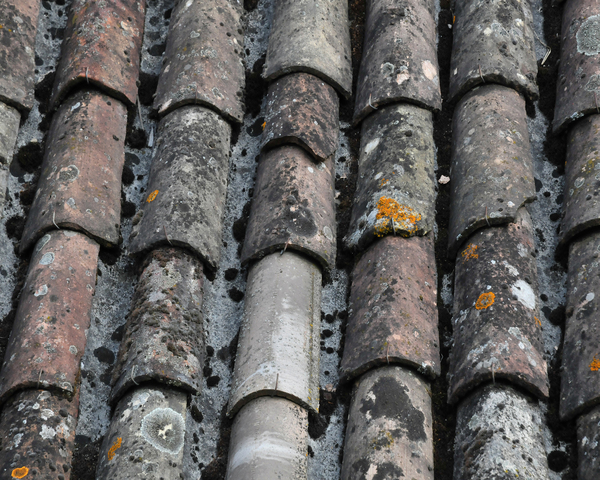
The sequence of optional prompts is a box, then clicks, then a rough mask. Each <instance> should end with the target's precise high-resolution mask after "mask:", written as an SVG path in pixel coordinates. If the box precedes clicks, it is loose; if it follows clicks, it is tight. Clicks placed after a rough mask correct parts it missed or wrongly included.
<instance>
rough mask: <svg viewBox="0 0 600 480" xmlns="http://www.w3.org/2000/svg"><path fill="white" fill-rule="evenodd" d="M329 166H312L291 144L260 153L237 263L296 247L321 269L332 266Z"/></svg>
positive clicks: (332, 207) (332, 210) (332, 209)
mask: <svg viewBox="0 0 600 480" xmlns="http://www.w3.org/2000/svg"><path fill="white" fill-rule="evenodd" d="M334 188H335V167H334V164H333V159H332V158H329V159H327V160H326V161H324V162H321V163H319V164H315V163H314V162H313V160H312V158H311V157H310V155H309V154H308V153H307V152H306V151H305V150H303V149H302V148H299V147H295V146H285V147H278V148H276V149H273V150H270V151H268V152H266V153H263V154H262V157H261V160H260V163H259V164H258V173H257V177H256V184H255V187H254V198H253V199H252V208H251V210H250V219H249V221H248V229H247V230H246V239H245V241H244V247H243V249H242V263H247V262H249V261H250V260H257V259H260V258H262V257H264V256H265V255H268V254H269V253H272V252H281V251H282V250H284V249H286V250H299V251H301V252H303V253H306V254H307V255H309V256H311V257H314V258H315V259H316V260H317V261H318V262H319V263H320V264H321V265H322V266H323V267H324V268H327V267H333V266H334V265H335V254H336V221H335V203H334V202H335V200H334Z"/></svg>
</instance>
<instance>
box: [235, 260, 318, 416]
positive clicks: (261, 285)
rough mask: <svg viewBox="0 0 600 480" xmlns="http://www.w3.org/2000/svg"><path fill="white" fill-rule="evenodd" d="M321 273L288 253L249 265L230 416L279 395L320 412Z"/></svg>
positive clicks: (310, 264)
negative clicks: (256, 400)
mask: <svg viewBox="0 0 600 480" xmlns="http://www.w3.org/2000/svg"><path fill="white" fill-rule="evenodd" d="M320 325H321V272H320V270H319V267H317V266H316V265H315V264H314V263H313V262H311V261H310V260H307V259H306V258H305V257H303V256H301V255H298V254H297V253H293V252H290V251H287V252H285V253H283V254H279V253H275V254H273V255H269V256H267V257H265V258H263V259H262V260H261V261H260V262H258V263H255V264H254V265H252V267H250V272H249V273H248V283H247V287H246V303H245V305H244V318H243V320H242V326H241V328H240V337H239V342H238V349H237V354H236V360H235V369H234V373H233V382H232V385H231V395H230V399H229V406H228V413H229V415H234V414H235V413H236V412H237V411H238V410H239V409H240V408H241V407H243V406H244V405H245V404H246V403H248V402H249V401H250V400H252V399H253V398H256V397H259V396H264V395H271V396H273V395H277V396H280V397H285V398H288V399H289V400H292V401H294V402H296V403H298V404H299V405H301V406H303V407H305V408H311V409H313V410H315V411H318V409H319V359H320V350H319V341H320Z"/></svg>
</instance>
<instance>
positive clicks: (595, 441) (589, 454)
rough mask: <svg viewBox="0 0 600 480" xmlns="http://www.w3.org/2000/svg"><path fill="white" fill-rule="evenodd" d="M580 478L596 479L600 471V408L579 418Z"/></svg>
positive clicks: (578, 450)
mask: <svg viewBox="0 0 600 480" xmlns="http://www.w3.org/2000/svg"><path fill="white" fill-rule="evenodd" d="M577 447H578V448H577V453H578V461H579V462H578V463H579V465H578V469H577V478H578V479H579V480H595V479H596V477H598V472H600V408H595V409H594V410H592V411H591V412H589V413H586V414H584V415H581V416H580V417H579V418H577Z"/></svg>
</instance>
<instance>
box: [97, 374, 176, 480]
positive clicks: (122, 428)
mask: <svg viewBox="0 0 600 480" xmlns="http://www.w3.org/2000/svg"><path fill="white" fill-rule="evenodd" d="M186 408H187V394H186V393H184V392H180V391H178V390H171V389H168V388H161V387H157V386H153V387H151V388H146V387H139V388H136V389H134V390H132V391H130V392H129V393H128V394H127V395H126V396H125V397H123V398H122V399H121V400H120V401H119V403H118V405H117V407H116V408H115V412H114V414H113V417H112V420H111V422H110V427H109V429H108V432H107V433H106V436H105V437H104V442H103V443H102V448H101V450H100V458H99V460H98V465H97V467H96V478H98V479H109V478H110V479H111V480H113V479H114V480H132V479H151V478H152V479H160V478H162V479H172V480H175V479H180V478H184V477H183V473H182V467H183V450H184V448H183V444H184V439H185V418H186Z"/></svg>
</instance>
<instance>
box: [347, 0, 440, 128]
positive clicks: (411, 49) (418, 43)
mask: <svg viewBox="0 0 600 480" xmlns="http://www.w3.org/2000/svg"><path fill="white" fill-rule="evenodd" d="M434 4H435V2H434V1H433V0H425V1H420V0H407V1H405V2H403V3H401V4H400V3H399V2H398V1H397V0H383V1H381V0H369V1H368V2H367V21H366V22H365V37H364V40H363V45H364V51H363V56H362V60H361V63H360V70H359V72H358V83H357V86H356V105H355V108H354V122H355V123H358V122H360V121H361V120H362V119H363V118H365V117H366V116H367V115H368V114H369V113H371V112H372V111H374V110H375V109H377V108H378V107H380V106H382V105H385V104H386V103H395V102H409V103H415V104H417V105H419V106H421V107H423V108H427V109H431V110H434V111H438V110H440V109H441V108H442V94H441V92H440V78H439V69H438V61H437V30H436V24H435V18H434V11H435V5H434Z"/></svg>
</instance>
